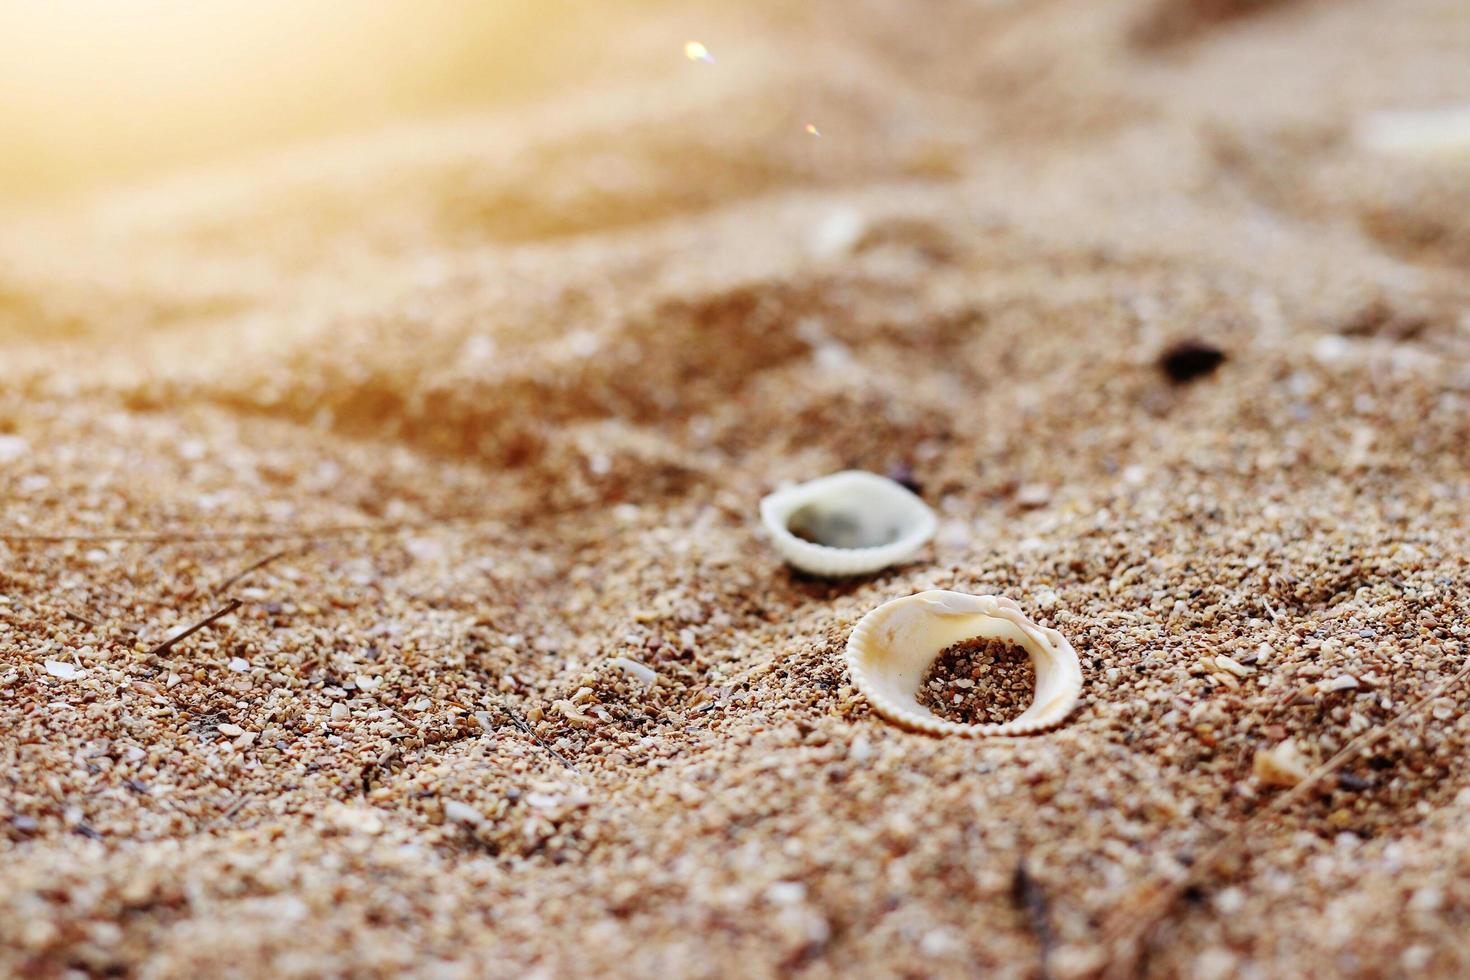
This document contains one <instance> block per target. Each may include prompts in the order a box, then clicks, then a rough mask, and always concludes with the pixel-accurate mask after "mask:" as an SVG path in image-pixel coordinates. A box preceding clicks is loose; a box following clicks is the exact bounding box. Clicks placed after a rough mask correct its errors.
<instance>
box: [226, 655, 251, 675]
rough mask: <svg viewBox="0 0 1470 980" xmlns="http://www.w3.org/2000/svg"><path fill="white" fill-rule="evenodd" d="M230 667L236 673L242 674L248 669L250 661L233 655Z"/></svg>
mask: <svg viewBox="0 0 1470 980" xmlns="http://www.w3.org/2000/svg"><path fill="white" fill-rule="evenodd" d="M230 669H231V670H233V671H234V672H235V673H237V674H243V673H245V671H247V670H249V669H250V661H248V660H245V659H243V658H241V657H234V658H233V659H231V660H230Z"/></svg>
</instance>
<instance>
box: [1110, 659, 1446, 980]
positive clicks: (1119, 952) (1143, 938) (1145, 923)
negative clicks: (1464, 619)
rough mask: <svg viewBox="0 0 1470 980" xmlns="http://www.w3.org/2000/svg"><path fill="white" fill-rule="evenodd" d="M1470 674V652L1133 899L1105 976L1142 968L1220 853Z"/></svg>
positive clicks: (1113, 934) (1113, 930)
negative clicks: (1151, 942)
mask: <svg viewBox="0 0 1470 980" xmlns="http://www.w3.org/2000/svg"><path fill="white" fill-rule="evenodd" d="M1467 675H1470V657H1467V658H1466V660H1465V663H1464V664H1463V665H1461V667H1460V669H1459V670H1457V671H1456V672H1455V673H1454V675H1453V676H1451V677H1450V678H1449V679H1448V680H1445V681H1444V682H1442V683H1440V684H1439V685H1438V686H1437V687H1435V688H1434V690H1432V691H1430V692H1429V693H1428V694H1426V695H1424V697H1422V698H1420V699H1419V700H1418V701H1415V702H1414V703H1413V704H1411V705H1409V706H1408V707H1406V708H1404V709H1403V710H1402V711H1400V712H1399V713H1398V714H1396V715H1394V716H1393V717H1392V718H1390V719H1389V720H1388V721H1386V722H1384V723H1383V724H1381V725H1378V726H1377V727H1375V728H1370V729H1368V730H1367V731H1366V732H1364V733H1363V734H1361V735H1359V736H1358V737H1357V738H1354V739H1353V740H1352V741H1350V742H1348V744H1347V745H1344V746H1343V747H1342V748H1341V749H1340V750H1338V752H1337V754H1336V755H1334V756H1332V758H1330V759H1328V760H1327V761H1326V762H1324V763H1322V765H1320V766H1318V767H1317V768H1316V769H1314V770H1313V771H1312V772H1310V773H1309V774H1308V775H1307V777H1306V778H1305V779H1303V780H1302V781H1301V782H1299V783H1297V784H1296V785H1295V786H1293V787H1292V788H1291V789H1289V790H1287V791H1286V792H1285V793H1282V794H1281V795H1280V796H1278V797H1276V798H1275V799H1274V800H1272V801H1271V802H1270V804H1268V805H1267V806H1265V807H1262V808H1261V809H1260V810H1257V811H1256V812H1255V813H1253V814H1251V815H1250V816H1249V817H1247V818H1246V820H1245V821H1244V822H1242V823H1241V824H1240V825H1239V826H1237V827H1236V828H1235V829H1234V830H1232V831H1231V832H1230V833H1228V834H1226V835H1225V836H1224V837H1222V838H1221V839H1220V840H1219V841H1217V842H1216V843H1215V844H1214V846H1212V847H1211V848H1210V849H1209V850H1207V851H1205V853H1204V854H1203V855H1201V856H1200V857H1199V858H1198V859H1197V860H1196V861H1195V862H1194V863H1193V864H1192V865H1190V867H1189V870H1187V871H1186V872H1185V873H1184V874H1183V875H1181V876H1180V877H1179V878H1177V879H1175V880H1174V881H1172V882H1167V883H1164V884H1156V885H1153V886H1151V887H1150V888H1149V889H1148V891H1149V894H1148V896H1147V897H1146V898H1144V899H1143V900H1142V903H1141V907H1139V904H1138V903H1129V904H1128V905H1126V906H1125V907H1124V911H1122V912H1120V913H1119V914H1118V915H1117V916H1115V917H1114V918H1115V919H1116V920H1117V921H1115V922H1114V923H1113V924H1111V925H1110V926H1108V927H1107V928H1106V929H1105V930H1104V934H1103V944H1104V948H1105V949H1106V950H1107V951H1108V954H1109V956H1111V957H1112V958H1111V959H1110V961H1109V962H1108V963H1107V965H1106V966H1105V967H1104V969H1103V975H1104V976H1106V977H1131V976H1134V975H1136V974H1137V972H1138V962H1139V960H1140V958H1141V957H1142V955H1143V951H1144V947H1145V946H1146V945H1147V941H1148V938H1149V935H1150V933H1152V932H1153V930H1154V929H1156V928H1158V926H1159V924H1160V923H1161V922H1163V920H1164V917H1165V916H1167V915H1168V914H1169V910H1170V909H1171V908H1172V907H1173V906H1174V903H1175V902H1177V901H1178V900H1179V898H1180V897H1181V896H1182V895H1184V893H1185V892H1187V891H1189V889H1190V888H1192V887H1194V886H1195V885H1197V884H1199V882H1200V881H1201V880H1202V879H1203V878H1204V877H1205V876H1206V875H1207V874H1209V873H1210V871H1211V870H1212V869H1213V868H1214V867H1215V865H1216V864H1217V863H1218V862H1219V861H1220V859H1221V858H1223V857H1225V856H1226V855H1227V854H1228V853H1230V852H1231V851H1233V850H1235V849H1237V848H1239V847H1240V846H1241V845H1242V843H1243V842H1244V841H1245V840H1246V838H1247V837H1248V836H1249V834H1250V832H1251V830H1252V829H1253V828H1254V826H1255V824H1256V822H1257V821H1259V820H1262V819H1264V818H1266V817H1269V816H1271V815H1272V814H1276V813H1280V812H1281V811H1283V810H1285V809H1286V808H1287V807H1290V806H1291V805H1292V804H1294V803H1296V802H1297V801H1299V800H1301V799H1303V798H1305V797H1306V796H1307V795H1308V794H1309V793H1311V792H1312V791H1313V790H1315V789H1316V788H1317V786H1318V784H1320V783H1321V782H1322V780H1323V779H1325V778H1327V777H1328V776H1330V775H1332V774H1333V773H1335V772H1336V771H1337V770H1339V769H1341V768H1342V767H1343V766H1344V765H1346V764H1347V763H1348V762H1349V761H1350V760H1351V759H1352V758H1353V757H1354V756H1356V755H1357V754H1358V753H1360V752H1361V751H1363V750H1364V749H1366V748H1368V747H1369V746H1371V745H1373V744H1374V743H1376V742H1377V741H1378V740H1380V739H1381V738H1383V737H1384V736H1385V735H1387V734H1388V733H1389V732H1391V731H1393V730H1394V729H1395V728H1398V727H1399V726H1400V725H1401V724H1402V723H1403V722H1405V721H1408V720H1409V719H1410V718H1411V717H1413V716H1414V715H1416V714H1418V713H1419V711H1420V710H1422V709H1423V708H1424V707H1425V706H1426V705H1428V704H1429V703H1430V702H1432V701H1434V700H1435V699H1437V698H1440V697H1442V696H1444V694H1445V692H1447V691H1449V690H1451V689H1452V688H1453V687H1454V686H1455V685H1457V684H1459V683H1460V682H1461V681H1462V680H1464V679H1465V677H1466V676H1467Z"/></svg>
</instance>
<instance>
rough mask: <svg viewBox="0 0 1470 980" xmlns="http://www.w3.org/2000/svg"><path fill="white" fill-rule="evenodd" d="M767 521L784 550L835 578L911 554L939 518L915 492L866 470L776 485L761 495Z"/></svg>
mask: <svg viewBox="0 0 1470 980" xmlns="http://www.w3.org/2000/svg"><path fill="white" fill-rule="evenodd" d="M761 521H762V522H763V523H764V524H765V526H766V530H767V532H769V533H770V535H771V540H772V541H773V542H775V545H776V549H777V550H778V551H780V552H781V557H783V558H785V559H786V561H788V562H789V563H791V564H792V565H794V566H795V567H797V568H799V569H801V570H802V571H803V572H808V573H810V574H812V575H824V576H827V577H831V578H835V577H838V576H842V575H866V574H868V573H870V572H876V571H878V570H880V569H883V568H887V567H888V566H889V565H894V564H897V563H898V562H901V561H906V560H907V559H909V558H912V557H913V556H914V555H915V553H917V552H918V550H919V549H920V548H922V547H923V546H924V543H925V542H926V541H928V540H929V539H930V538H932V537H933V536H934V528H935V526H936V524H937V522H936V521H935V519H934V512H933V511H932V510H930V509H929V507H928V505H927V504H925V503H924V501H922V500H920V499H919V498H918V497H917V496H915V495H914V494H913V493H910V492H909V491H908V490H907V489H905V488H904V487H903V486H901V485H899V484H897V483H895V482H893V481H892V480H890V479H887V478H886V477H882V476H878V475H877V474H876V473H865V472H863V471H862V470H844V471H843V472H841V473H834V474H832V475H831V476H824V477H821V478H820V479H816V480H811V481H809V482H807V483H802V484H798V485H797V486H794V487H788V488H786V489H785V490H777V491H776V492H775V493H773V494H771V495H770V496H768V497H766V498H765V499H764V500H762V501H761ZM796 531H800V532H801V536H798V535H797V533H795V532H796Z"/></svg>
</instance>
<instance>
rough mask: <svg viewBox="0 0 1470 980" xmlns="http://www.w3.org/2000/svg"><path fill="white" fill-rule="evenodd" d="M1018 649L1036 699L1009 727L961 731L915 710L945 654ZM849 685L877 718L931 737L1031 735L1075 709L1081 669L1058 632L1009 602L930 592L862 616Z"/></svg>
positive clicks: (852, 641) (850, 652) (850, 650)
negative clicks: (964, 646) (978, 645)
mask: <svg viewBox="0 0 1470 980" xmlns="http://www.w3.org/2000/svg"><path fill="white" fill-rule="evenodd" d="M982 637H983V638H987V639H997V640H1008V641H1010V642H1012V643H1015V644H1017V645H1018V646H1020V647H1022V648H1024V649H1025V650H1026V652H1027V653H1028V654H1030V656H1031V663H1032V665H1033V666H1034V667H1035V669H1036V695H1035V698H1034V699H1033V702H1032V704H1031V706H1030V707H1029V708H1027V709H1026V710H1025V711H1024V712H1023V713H1022V714H1021V715H1020V716H1018V717H1017V718H1014V719H1012V720H1011V721H1008V722H1004V723H1001V724H991V725H969V724H964V723H961V722H956V721H949V720H947V719H944V718H941V717H939V716H938V715H936V714H934V712H932V711H930V710H929V709H928V708H926V707H924V706H923V705H921V704H919V702H918V700H917V694H918V691H919V685H920V684H921V683H922V682H923V679H924V674H925V672H926V671H927V670H928V669H929V667H930V665H931V664H933V663H934V661H935V660H937V659H938V657H939V655H940V654H941V653H943V652H944V651H945V650H946V649H948V648H949V647H951V646H953V645H954V644H956V643H959V642H961V641H964V640H970V639H975V638H982ZM847 665H848V669H849V670H850V671H851V672H852V678H853V683H854V684H855V685H856V686H857V689H858V690H860V691H862V692H863V694H864V695H865V696H866V697H867V699H868V702H869V703H870V704H872V706H873V709H874V710H875V711H877V712H878V713H879V714H880V715H882V716H883V717H884V718H887V719H888V720H889V721H891V722H894V723H895V724H898V725H903V726H904V727H906V728H913V729H917V730H919V731H923V732H928V733H930V734H931V735H969V736H977V735H1031V734H1034V733H1036V732H1040V731H1043V730H1045V729H1047V728H1051V727H1053V726H1055V725H1058V724H1060V723H1061V722H1062V721H1063V720H1064V719H1065V718H1066V717H1067V715H1068V714H1069V713H1070V712H1071V710H1072V708H1073V707H1074V706H1075V705H1076V704H1077V697H1078V695H1079V694H1080V693H1081V691H1082V667H1081V665H1080V664H1079V663H1078V662H1077V653H1076V651H1074V650H1073V649H1072V645H1071V644H1070V643H1068V642H1067V640H1066V638H1065V637H1063V636H1062V634H1060V633H1058V632H1057V631H1056V630H1054V629H1049V628H1047V627H1044V626H1038V625H1036V624H1035V623H1033V622H1032V621H1031V620H1030V619H1028V618H1027V617H1026V615H1025V614H1024V613H1022V612H1021V607H1020V606H1019V605H1017V604H1016V603H1015V602H1014V601H1013V600H1011V599H1007V598H1005V597H1004V596H996V595H966V594H965V593H963V592H945V591H937V590H936V591H930V592H920V593H917V594H916V595H911V596H906V597H904V598H902V599H894V600H893V601H891V602H885V603H884V604H883V605H881V606H879V607H878V608H877V609H874V610H873V611H872V612H870V613H868V614H867V615H866V616H864V617H863V618H862V619H861V620H859V621H858V624H857V626H855V627H853V631H852V636H850V637H849V638H848V641H847Z"/></svg>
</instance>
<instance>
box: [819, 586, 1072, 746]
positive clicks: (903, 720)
mask: <svg viewBox="0 0 1470 980" xmlns="http://www.w3.org/2000/svg"><path fill="white" fill-rule="evenodd" d="M920 594H922V593H918V592H915V593H913V594H912V595H907V596H899V597H898V598H896V599H890V600H888V601H887V602H884V603H882V604H880V605H879V606H877V607H875V608H873V609H870V610H869V611H868V612H867V614H865V615H864V616H863V617H862V619H860V620H858V622H857V624H856V625H855V626H853V628H852V633H851V634H850V635H849V636H848V639H847V648H846V652H845V657H844V659H846V661H847V669H848V672H849V673H850V674H851V675H852V680H853V686H854V687H856V688H857V689H858V690H859V691H861V692H862V694H863V697H865V698H867V699H868V703H869V704H871V705H872V706H873V710H874V711H876V712H877V713H878V714H879V715H881V716H882V717H883V718H884V719H885V720H887V721H889V722H891V723H892V724H895V725H898V726H900V727H902V728H907V729H910V730H912V731H918V732H921V733H923V734H926V735H962V736H966V737H971V738H978V737H985V736H990V737H997V736H1000V737H1004V736H1025V735H1037V734H1040V733H1041V732H1045V731H1050V730H1052V729H1055V728H1057V727H1059V726H1060V725H1061V724H1062V723H1063V722H1064V721H1066V720H1067V718H1068V717H1069V716H1070V715H1071V714H1072V711H1073V710H1074V709H1075V708H1076V706H1077V698H1078V696H1079V695H1080V694H1081V692H1082V683H1081V664H1080V661H1078V659H1077V652H1076V651H1075V650H1074V649H1073V648H1072V644H1071V643H1069V642H1068V641H1067V639H1066V637H1064V636H1062V634H1061V633H1060V632H1059V631H1057V630H1055V629H1052V628H1050V627H1046V626H1041V625H1039V624H1037V623H1035V622H1033V621H1032V620H1031V619H1030V617H1028V616H1026V615H1025V613H1023V612H1022V611H1021V607H1020V605H1019V604H1018V603H1017V602H1016V601H1015V600H1013V599H1010V598H1007V597H1006V596H1001V595H995V596H992V598H994V599H995V600H996V601H997V603H999V604H1000V605H1001V606H1002V607H1003V608H1006V609H1007V610H1009V611H1011V612H1014V613H1016V614H1018V615H1019V616H1020V617H1021V618H1022V619H1024V620H1025V621H1026V624H1027V625H1025V626H1022V625H1021V624H1019V623H1017V624H1016V625H1017V626H1019V627H1020V628H1021V631H1022V632H1023V633H1024V634H1026V637H1027V639H1028V641H1030V642H1034V643H1038V644H1041V645H1043V646H1045V647H1047V649H1048V650H1049V652H1050V653H1051V654H1052V655H1053V656H1057V657H1060V656H1061V655H1062V653H1063V651H1065V653H1066V654H1068V655H1070V656H1069V657H1068V658H1066V659H1070V660H1071V661H1072V662H1073V663H1074V664H1076V665H1077V668H1078V669H1077V676H1078V680H1077V681H1076V683H1075V684H1073V685H1072V690H1071V692H1070V694H1071V700H1070V701H1069V703H1068V704H1067V706H1066V708H1065V709H1064V710H1062V711H1060V712H1058V713H1057V715H1056V716H1055V717H1052V718H1044V719H1038V720H1035V721H1030V722H1024V723H1020V724H1018V723H1017V722H1016V721H1014V720H1012V721H1004V722H989V723H986V724H971V723H966V722H959V721H947V720H945V719H942V718H923V717H918V716H915V715H914V714H912V713H911V712H910V711H909V710H908V709H907V708H906V707H905V706H903V705H901V704H894V703H892V702H891V701H890V700H889V699H888V698H887V697H884V696H882V695H880V694H877V693H876V690H875V688H874V686H873V685H872V683H871V682H870V681H869V679H868V671H867V670H866V669H865V668H864V666H863V664H862V662H861V659H860V654H861V651H862V649H863V648H864V647H866V646H868V644H869V643H870V638H871V634H872V632H873V630H874V626H875V623H876V621H877V617H878V615H879V614H880V613H882V612H883V611H884V610H885V609H887V608H888V607H889V606H891V605H892V604H893V603H895V602H902V601H904V600H905V599H911V598H913V596H915V595H920ZM962 594H963V593H962ZM979 615H984V616H989V615H992V614H990V613H980V614H979ZM1000 618H1007V617H1000ZM1027 645H1029V644H1023V646H1027ZM1027 652H1028V653H1030V652H1031V651H1030V650H1027Z"/></svg>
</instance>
